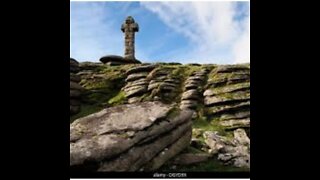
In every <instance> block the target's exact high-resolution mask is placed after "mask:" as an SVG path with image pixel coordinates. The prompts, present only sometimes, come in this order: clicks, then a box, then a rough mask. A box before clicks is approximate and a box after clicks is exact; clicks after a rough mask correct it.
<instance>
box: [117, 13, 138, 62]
mask: <svg viewBox="0 0 320 180" xmlns="http://www.w3.org/2000/svg"><path fill="white" fill-rule="evenodd" d="M121 30H122V32H124V42H125V51H124V58H125V59H128V60H135V57H134V33H135V32H138V31H139V25H138V24H137V23H135V22H134V19H133V18H132V17H131V16H128V17H127V19H126V20H125V22H124V23H123V24H122V26H121Z"/></svg>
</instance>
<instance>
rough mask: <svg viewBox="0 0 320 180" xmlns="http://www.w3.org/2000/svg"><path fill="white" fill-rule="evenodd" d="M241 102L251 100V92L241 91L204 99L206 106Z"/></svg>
mask: <svg viewBox="0 0 320 180" xmlns="http://www.w3.org/2000/svg"><path fill="white" fill-rule="evenodd" d="M239 100H241V101H245V100H250V92H248V91H240V92H236V93H226V94H219V95H216V96H206V97H205V98H204V104H205V105H206V106H211V105H213V104H217V103H223V102H231V101H239Z"/></svg>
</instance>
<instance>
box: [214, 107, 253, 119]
mask: <svg viewBox="0 0 320 180" xmlns="http://www.w3.org/2000/svg"><path fill="white" fill-rule="evenodd" d="M248 117H250V109H248V110H244V111H236V112H234V113H228V114H222V115H221V116H220V120H230V119H242V118H248Z"/></svg>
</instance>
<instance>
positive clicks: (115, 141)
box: [70, 102, 192, 166]
mask: <svg viewBox="0 0 320 180" xmlns="http://www.w3.org/2000/svg"><path fill="white" fill-rule="evenodd" d="M172 110H173V107H172V106H170V105H167V104H163V103H161V102H143V103H136V104H126V105H120V106H116V107H111V108H107V109H104V110H102V111H100V112H97V113H94V114H92V115H89V116H87V117H84V118H80V119H78V120H76V121H74V122H73V123H72V124H71V125H70V166H75V165H83V164H85V162H87V161H94V162H101V161H102V160H107V159H108V158H111V157H115V156H118V155H119V154H120V153H123V152H125V151H127V150H129V149H130V148H131V147H132V146H135V145H138V144H143V143H146V142H149V141H151V140H152V139H155V138H157V137H159V135H160V134H163V133H166V132H172V133H175V132H176V131H172V129H174V128H176V127H177V126H178V125H179V124H184V123H187V122H188V121H190V119H191V116H192V112H191V111H186V110H184V111H179V110H177V111H175V114H174V115H169V113H170V112H172ZM170 114H171V113H170ZM179 127H183V125H181V126H179ZM177 132H178V131H177ZM181 132H182V131H181ZM172 137H173V136H172ZM177 138H178V137H177ZM166 141H168V139H166ZM155 143H156V144H158V143H157V141H155ZM160 144H161V145H164V144H162V143H160ZM167 145H168V144H167ZM161 150H162V149H159V151H161ZM142 152H143V151H142Z"/></svg>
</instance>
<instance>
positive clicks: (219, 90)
mask: <svg viewBox="0 0 320 180" xmlns="http://www.w3.org/2000/svg"><path fill="white" fill-rule="evenodd" d="M249 88H250V82H245V83H239V84H232V85H229V86H224V87H221V88H213V89H207V90H206V91H205V92H204V93H203V96H213V95H218V94H223V93H230V92H234V91H240V90H248V89H249Z"/></svg>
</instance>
